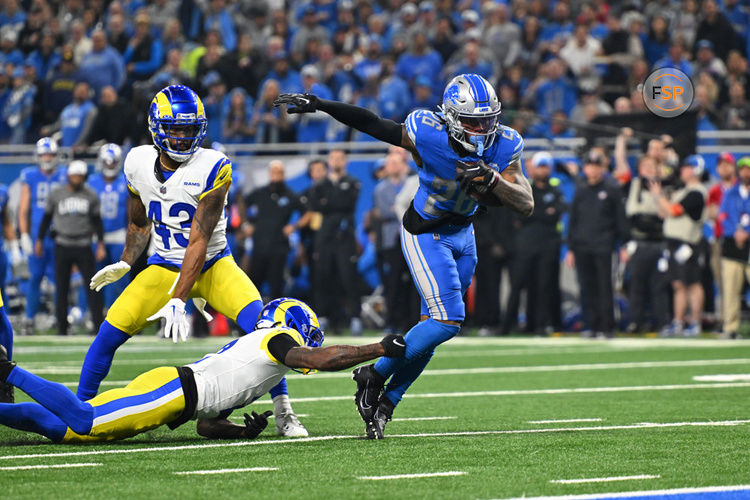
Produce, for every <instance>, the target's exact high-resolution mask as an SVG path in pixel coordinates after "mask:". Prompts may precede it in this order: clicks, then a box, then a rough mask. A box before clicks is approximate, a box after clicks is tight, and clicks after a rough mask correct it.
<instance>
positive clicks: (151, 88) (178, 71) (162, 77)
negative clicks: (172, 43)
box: [136, 48, 192, 99]
mask: <svg viewBox="0 0 750 500" xmlns="http://www.w3.org/2000/svg"><path fill="white" fill-rule="evenodd" d="M181 60H182V52H180V49H177V48H173V49H170V50H169V52H167V60H166V62H165V63H164V66H162V67H161V69H159V71H157V72H156V73H155V74H154V76H152V77H151V78H150V79H148V80H147V81H146V82H145V83H144V84H142V85H138V84H139V83H141V82H136V85H137V86H138V88H139V90H140V91H141V92H143V93H145V95H146V97H147V98H148V99H150V98H151V95H153V94H155V93H156V92H158V91H159V90H161V89H163V88H164V87H167V86H169V85H180V84H181V85H189V84H190V83H191V80H192V79H191V78H190V75H189V74H188V73H187V71H185V70H183V69H182V68H181V67H180V62H181Z"/></svg>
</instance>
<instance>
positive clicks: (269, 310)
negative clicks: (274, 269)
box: [255, 297, 325, 347]
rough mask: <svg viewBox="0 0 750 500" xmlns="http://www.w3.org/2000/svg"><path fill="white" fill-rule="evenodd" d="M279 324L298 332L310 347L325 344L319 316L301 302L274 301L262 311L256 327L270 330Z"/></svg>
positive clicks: (288, 300) (287, 298) (294, 300)
mask: <svg viewBox="0 0 750 500" xmlns="http://www.w3.org/2000/svg"><path fill="white" fill-rule="evenodd" d="M278 323H281V324H282V325H284V326H288V327H289V328H294V329H295V330H297V331H298V332H299V334H300V335H302V338H303V339H305V345H306V346H308V347H320V346H321V344H323V340H324V339H325V336H324V335H323V331H322V330H321V329H320V323H319V322H318V316H317V315H316V314H315V312H314V311H313V310H312V309H311V308H310V306H308V305H307V304H305V303H304V302H302V301H301V300H297V299H292V298H289V297H283V298H280V299H275V300H272V301H271V302H269V303H268V304H266V305H265V306H264V307H263V309H261V311H260V314H259V315H258V321H257V323H256V324H255V327H256V328H269V327H272V326H273V325H276V324H278Z"/></svg>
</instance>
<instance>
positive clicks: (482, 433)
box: [0, 420, 750, 460]
mask: <svg viewBox="0 0 750 500" xmlns="http://www.w3.org/2000/svg"><path fill="white" fill-rule="evenodd" d="M747 424H750V420H719V421H705V422H664V423H641V424H630V425H608V426H599V427H558V428H546V429H509V430H490V431H463V432H432V433H418V434H390V435H388V436H387V437H388V439H409V438H424V437H441V438H442V437H458V436H462V437H477V436H493V435H505V434H551V433H556V432H601V431H618V430H639V429H666V428H675V427H734V426H738V425H747ZM349 439H360V436H351V435H350V436H347V435H331V436H314V437H306V438H297V439H260V440H254V441H232V442H228V443H206V444H189V445H184V446H154V447H152V448H128V449H122V448H116V449H112V448H110V449H104V450H89V451H68V452H61V453H30V454H23V455H3V456H0V460H23V459H29V458H50V457H80V456H93V455H123V454H131V453H153V452H163V451H184V450H199V449H208V448H231V447H237V446H265V445H289V444H291V445H295V444H297V443H311V442H315V441H334V440H349Z"/></svg>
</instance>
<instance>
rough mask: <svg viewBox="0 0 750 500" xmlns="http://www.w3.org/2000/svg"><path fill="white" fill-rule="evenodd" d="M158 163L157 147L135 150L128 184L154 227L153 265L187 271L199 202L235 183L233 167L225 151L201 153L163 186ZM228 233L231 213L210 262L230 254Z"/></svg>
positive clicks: (214, 239)
mask: <svg viewBox="0 0 750 500" xmlns="http://www.w3.org/2000/svg"><path fill="white" fill-rule="evenodd" d="M158 161H159V160H158V152H157V151H156V149H155V148H154V147H153V146H138V147H136V148H133V149H131V150H130V152H129V153H128V155H127V157H125V167H124V170H125V179H126V180H127V183H128V189H130V192H131V193H133V194H135V195H136V196H139V197H140V198H141V201H142V202H143V206H144V207H146V213H147V215H148V218H149V219H151V222H152V226H151V243H150V245H149V251H148V253H149V256H150V257H149V261H148V262H149V264H172V265H175V266H177V267H181V266H182V260H183V259H184V258H185V249H186V248H187V246H188V241H189V239H190V226H191V224H192V223H193V216H194V215H195V210H196V208H197V207H198V202H199V201H200V200H202V199H203V197H204V196H206V194H208V193H209V192H211V191H213V190H214V189H217V188H219V187H221V186H223V185H225V184H229V183H231V182H232V162H231V161H229V159H228V158H227V157H226V156H225V155H224V154H223V153H220V152H219V151H215V150H213V149H203V148H201V149H199V150H198V151H196V153H195V154H194V155H193V156H191V157H190V159H189V160H188V161H186V162H185V163H182V164H181V165H180V166H179V168H177V170H176V171H175V172H174V173H173V174H172V175H171V176H170V177H169V179H166V180H165V181H164V182H161V180H160V179H159V178H158V177H157V168H160V167H159V166H158V165H157V162H158ZM224 204H225V205H226V199H225V200H224ZM226 228H227V218H226V211H225V210H222V214H221V218H220V219H219V222H218V223H217V224H216V228H215V229H214V232H213V234H212V235H211V239H210V240H209V242H208V251H207V253H206V263H209V262H210V261H211V259H212V258H214V257H217V256H219V254H224V253H225V251H226V249H227V238H226ZM227 255H228V253H227Z"/></svg>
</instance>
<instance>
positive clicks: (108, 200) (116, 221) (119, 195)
mask: <svg viewBox="0 0 750 500" xmlns="http://www.w3.org/2000/svg"><path fill="white" fill-rule="evenodd" d="M88 183H89V186H91V189H93V190H94V191H96V193H97V194H98V195H99V201H100V204H101V213H102V225H103V226H104V232H105V233H111V232H113V231H119V230H121V229H125V228H127V225H128V209H127V207H128V205H127V204H128V196H129V195H128V185H127V183H126V182H125V176H124V175H122V174H120V175H118V176H117V177H116V178H115V179H114V180H113V181H112V182H110V183H107V181H105V180H104V176H103V175H102V174H101V173H96V174H94V175H92V176H91V177H90V178H89V181H88Z"/></svg>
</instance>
